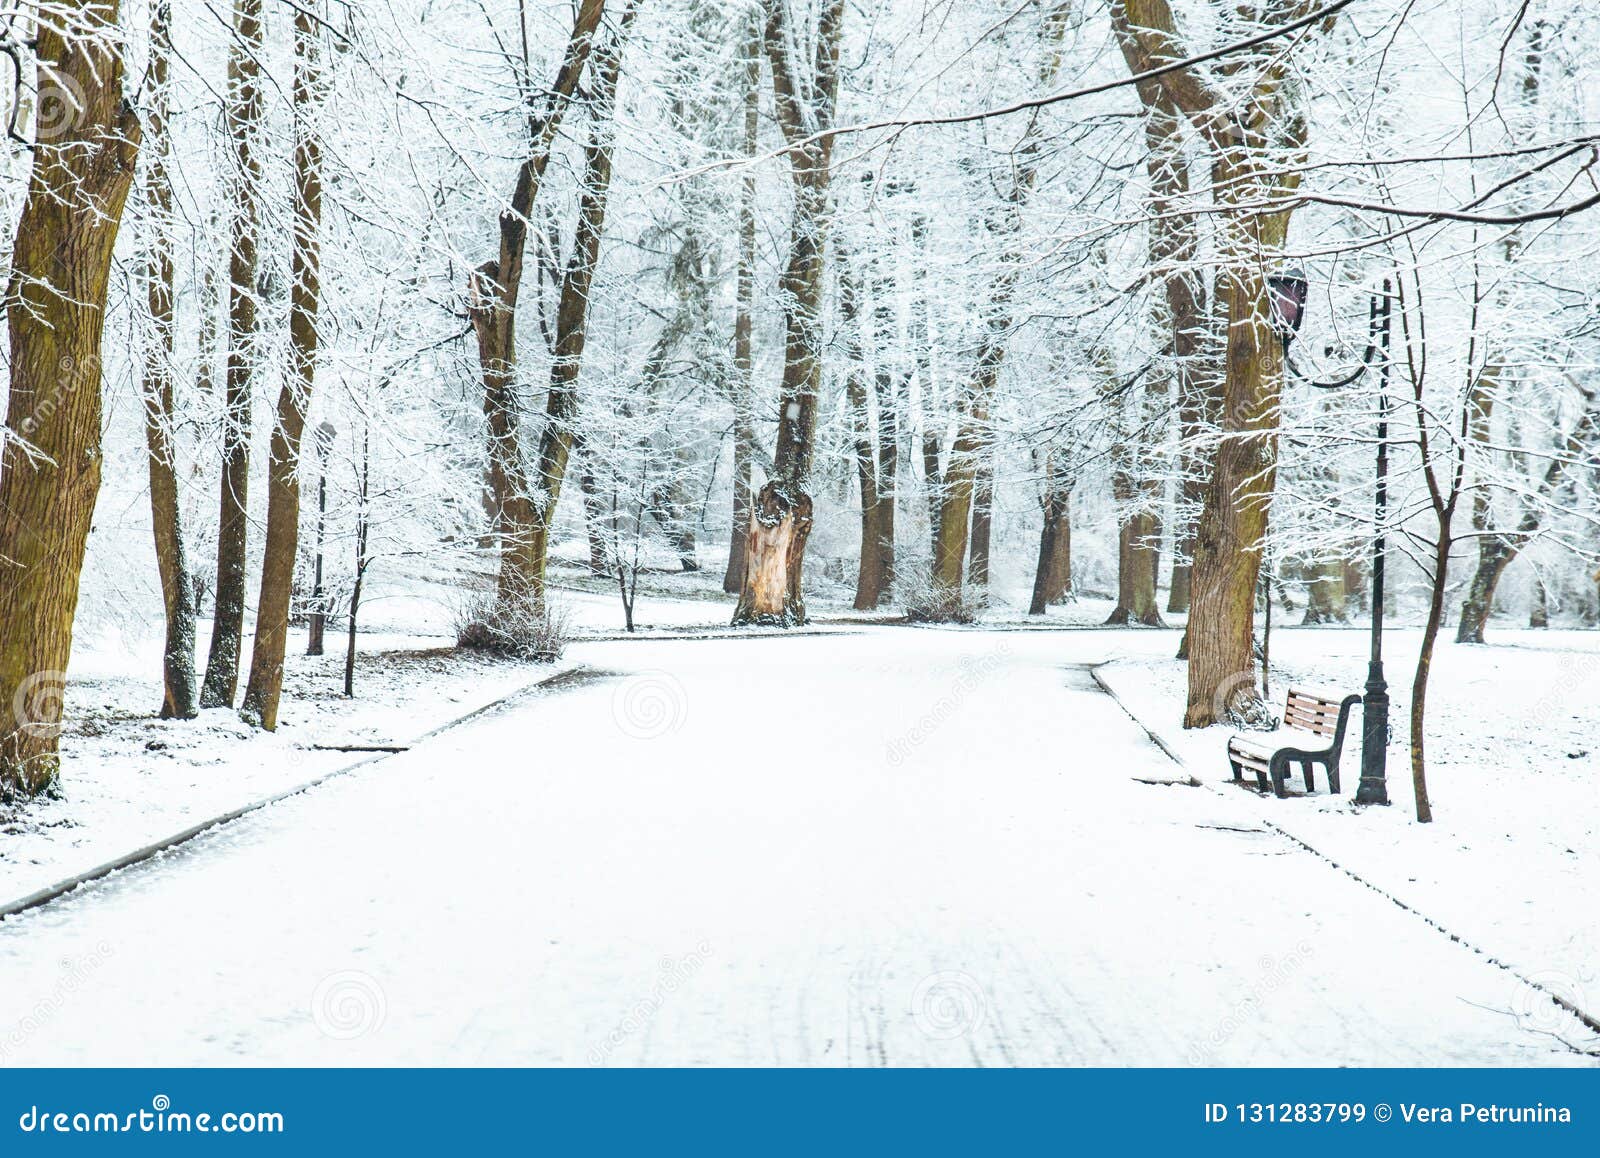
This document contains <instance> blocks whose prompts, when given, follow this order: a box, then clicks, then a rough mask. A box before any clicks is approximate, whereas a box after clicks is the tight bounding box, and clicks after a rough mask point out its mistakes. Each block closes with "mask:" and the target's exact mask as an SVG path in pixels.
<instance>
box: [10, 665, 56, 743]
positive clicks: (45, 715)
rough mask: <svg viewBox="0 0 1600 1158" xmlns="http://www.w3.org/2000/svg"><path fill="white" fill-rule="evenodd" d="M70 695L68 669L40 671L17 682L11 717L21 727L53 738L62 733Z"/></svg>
mask: <svg viewBox="0 0 1600 1158" xmlns="http://www.w3.org/2000/svg"><path fill="white" fill-rule="evenodd" d="M66 696H67V673H66V672H64V671H36V672H34V673H33V674H32V675H30V676H28V677H27V678H26V679H24V680H23V681H22V682H21V683H19V684H18V685H17V690H16V693H15V694H14V695H13V696H12V697H11V718H12V719H13V720H15V721H16V725H17V731H19V732H22V733H23V734H24V735H28V736H40V737H43V738H44V739H47V740H53V739H55V738H56V737H57V736H59V735H60V734H61V713H62V708H63V707H64V706H65V702H66Z"/></svg>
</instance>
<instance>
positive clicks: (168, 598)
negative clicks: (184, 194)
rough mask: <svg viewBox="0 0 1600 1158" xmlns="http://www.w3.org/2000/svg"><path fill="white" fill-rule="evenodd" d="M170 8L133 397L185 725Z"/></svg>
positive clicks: (162, 23) (162, 1)
mask: <svg viewBox="0 0 1600 1158" xmlns="http://www.w3.org/2000/svg"><path fill="white" fill-rule="evenodd" d="M171 62H172V0H156V2H155V3H154V4H153V5H152V7H151V9H150V73H149V85H150V107H149V117H148V129H147V141H146V147H145V153H146V161H145V164H146V168H145V178H144V195H145V206H146V209H147V211H148V213H149V215H150V216H149V221H148V223H147V226H146V229H147V237H146V240H145V256H144V261H143V262H142V263H141V266H140V278H141V280H143V282H144V290H145V306H146V308H147V309H148V310H149V311H150V322H149V324H150V330H151V341H150V342H149V343H148V346H147V349H146V351H145V358H144V366H143V380H142V381H141V383H140V393H141V394H142V396H143V398H144V437H145V450H146V460H147V462H148V464H149V474H150V525H151V528H152V530H153V531H154V533H155V546H156V570H157V572H158V573H159V575H160V577H161V604H162V609H163V611H164V613H165V618H166V642H165V645H164V646H163V648H162V653H161V718H162V719H164V720H170V719H179V720H187V719H192V718H193V717H194V716H196V715H198V714H199V711H200V703H199V688H198V687H197V685H196V683H195V670H194V659H195V657H194V648H195V606H194V585H193V584H192V583H191V582H190V580H189V560H188V550H187V544H186V542H185V539H184V533H183V518H182V510H181V508H180V506H179V502H178V470H177V462H176V455H177V450H176V447H175V445H174V439H173V431H174V428H175V424H176V422H177V409H176V404H175V388H174V381H173V373H172V367H173V344H174V343H173V339H174V317H173V313H174V302H175V294H174V282H175V273H174V269H173V261H172V173H171V170H170V168H169V164H170V158H171V148H172V133H171V127H170V122H169V117H170V113H171V106H172V87H171V86H172V81H171Z"/></svg>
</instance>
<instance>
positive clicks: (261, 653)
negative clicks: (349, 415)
mask: <svg viewBox="0 0 1600 1158" xmlns="http://www.w3.org/2000/svg"><path fill="white" fill-rule="evenodd" d="M323 37H324V33H323V28H322V24H321V22H320V20H319V19H318V18H317V15H316V14H315V13H313V12H312V11H311V10H310V9H309V8H298V9H296V11H295V17H294V64H295V68H294V92H293V98H292V99H293V102H294V183H295V197H294V217H293V219H294V237H293V256H292V258H291V271H292V278H293V284H292V285H291V286H290V288H289V374H288V375H287V377H285V378H284V381H283V385H282V387H280V389H279V391H278V415H277V420H276V421H275V422H274V423H273V426H272V442H271V451H270V454H271V460H270V461H269V462H268V464H267V539H266V555H265V558H264V560H263V562H262V565H261V595H260V602H259V603H258V604H257V607H256V633H255V645H254V647H253V648H252V649H251V652H250V679H249V682H248V683H247V684H246V686H245V692H244V705H243V709H242V711H243V715H244V717H245V719H247V720H251V721H254V722H255V723H257V724H259V725H260V726H261V727H262V728H265V729H266V730H267V731H269V732H270V731H273V730H275V729H276V728H277V726H278V700H279V698H280V696H281V695H282V692H283V655H284V649H285V647H286V646H287V644H288V636H289V602H290V598H291V596H292V593H293V590H294V569H295V561H296V559H297V558H298V555H299V546H300V451H301V442H302V435H303V434H304V433H305V426H306V414H307V413H308V412H309V411H310V409H311V391H312V388H313V387H314V386H315V384H316V376H317V344H318V334H317V313H318V309H319V307H320V305H321V297H322V242H321V234H322V141H321V138H320V137H319V135H318V127H317V114H318V110H319V109H320V107H321V104H322V99H323V68H322V43H323Z"/></svg>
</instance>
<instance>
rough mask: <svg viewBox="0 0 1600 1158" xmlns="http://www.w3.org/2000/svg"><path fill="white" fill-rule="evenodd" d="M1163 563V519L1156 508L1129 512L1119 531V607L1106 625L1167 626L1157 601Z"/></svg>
mask: <svg viewBox="0 0 1600 1158" xmlns="http://www.w3.org/2000/svg"><path fill="white" fill-rule="evenodd" d="M1160 564H1161V520H1160V518H1159V517H1158V516H1157V515H1156V514H1155V512H1153V511H1138V512H1136V513H1134V514H1131V515H1129V516H1128V517H1127V518H1126V519H1124V520H1123V521H1122V525H1121V526H1120V527H1119V528H1118V530H1117V606H1116V608H1115V609H1114V610H1113V611H1112V612H1111V616H1110V618H1108V619H1107V620H1106V623H1107V624H1110V625H1112V626H1116V627H1126V626H1128V625H1129V624H1132V623H1138V624H1142V625H1144V626H1146V627H1164V626H1165V624H1164V623H1163V622H1162V619H1161V609H1160V606H1159V604H1158V603H1157V600H1156V579H1157V572H1158V570H1159V568H1160Z"/></svg>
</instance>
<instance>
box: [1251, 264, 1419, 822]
mask: <svg viewBox="0 0 1600 1158" xmlns="http://www.w3.org/2000/svg"><path fill="white" fill-rule="evenodd" d="M1308 289H1309V286H1308V283H1307V282H1306V275H1305V274H1304V273H1302V272H1301V271H1300V270H1299V269H1298V268H1291V269H1288V270H1285V271H1284V272H1282V273H1276V274H1272V275H1271V276H1269V277H1268V278H1267V295H1268V297H1269V299H1270V300H1271V303H1272V322H1273V328H1274V329H1276V330H1277V332H1278V333H1279V334H1280V335H1281V336H1282V337H1283V348H1284V366H1285V368H1286V369H1287V371H1288V372H1289V373H1291V374H1294V375H1295V376H1296V377H1298V378H1301V379H1302V380H1303V381H1306V382H1309V383H1310V384H1311V385H1312V386H1315V387H1317V388H1318V389H1321V390H1337V389H1340V388H1341V387H1344V386H1348V385H1350V383H1352V382H1354V381H1355V380H1356V379H1358V378H1360V377H1361V376H1362V375H1363V374H1365V373H1366V372H1367V371H1368V370H1369V369H1371V368H1372V366H1373V364H1374V363H1376V364H1377V367H1378V464H1377V471H1376V475H1377V480H1376V485H1375V487H1374V491H1373V538H1372V652H1371V656H1370V658H1369V660H1368V662H1367V687H1366V695H1365V696H1363V697H1362V700H1361V784H1360V785H1359V786H1358V787H1357V788H1356V803H1357V804H1388V803H1389V782H1388V777H1387V764H1388V755H1389V684H1388V682H1387V681H1386V680H1385V679H1384V678H1383V580H1384V557H1385V555H1386V553H1387V552H1386V547H1387V539H1386V536H1385V535H1384V530H1383V527H1384V521H1385V519H1386V517H1387V511H1388V505H1389V334H1390V330H1389V325H1390V314H1391V311H1392V309H1393V305H1394V292H1393V285H1392V283H1391V282H1390V280H1389V279H1388V278H1384V279H1383V290H1382V292H1381V293H1375V294H1373V295H1372V302H1371V305H1370V306H1369V308H1368V312H1367V348H1366V351H1365V352H1364V353H1363V354H1362V356H1361V365H1360V366H1358V367H1356V369H1355V371H1354V372H1353V373H1351V374H1349V375H1348V376H1346V377H1344V378H1340V379H1337V380H1334V381H1330V382H1319V381H1317V380H1315V379H1311V378H1305V376H1304V375H1302V374H1300V372H1299V371H1298V370H1296V369H1295V368H1294V363H1293V362H1291V361H1290V360H1289V356H1288V350H1289V343H1290V342H1292V341H1293V340H1294V336H1295V334H1296V333H1298V332H1299V329H1300V323H1301V322H1302V321H1303V320H1304V318H1305V304H1306V293H1307V290H1308Z"/></svg>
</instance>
